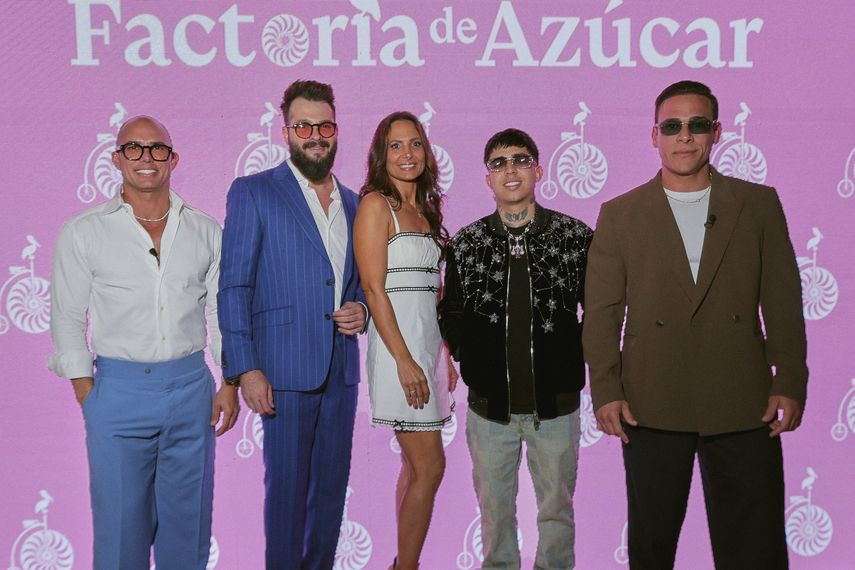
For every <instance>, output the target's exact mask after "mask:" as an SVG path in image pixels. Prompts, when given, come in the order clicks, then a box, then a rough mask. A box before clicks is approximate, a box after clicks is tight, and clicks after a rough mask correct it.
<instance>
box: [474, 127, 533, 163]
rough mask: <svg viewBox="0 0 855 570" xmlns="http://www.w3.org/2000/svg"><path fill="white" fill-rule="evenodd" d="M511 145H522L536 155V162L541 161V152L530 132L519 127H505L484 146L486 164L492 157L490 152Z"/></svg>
mask: <svg viewBox="0 0 855 570" xmlns="http://www.w3.org/2000/svg"><path fill="white" fill-rule="evenodd" d="M510 146H521V147H523V148H524V149H526V150H527V151H528V153H529V154H530V155H531V156H532V157H534V161H535V162H540V153H539V152H538V150H537V145H536V144H534V140H532V138H531V137H530V136H528V133H526V132H524V131H521V130H519V129H505V130H504V131H500V132H498V133H496V134H495V135H493V136H492V137H490V140H488V141H487V146H485V147H484V164H487V161H488V160H489V159H490V154H491V153H492V152H493V151H494V150H496V149H497V148H508V147H510Z"/></svg>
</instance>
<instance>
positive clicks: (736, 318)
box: [731, 315, 739, 323]
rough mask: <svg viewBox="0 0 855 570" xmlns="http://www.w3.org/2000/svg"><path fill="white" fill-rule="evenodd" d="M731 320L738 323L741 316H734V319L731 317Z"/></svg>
mask: <svg viewBox="0 0 855 570" xmlns="http://www.w3.org/2000/svg"><path fill="white" fill-rule="evenodd" d="M731 318H732V319H733V322H734V323H738V322H739V315H733V317H731Z"/></svg>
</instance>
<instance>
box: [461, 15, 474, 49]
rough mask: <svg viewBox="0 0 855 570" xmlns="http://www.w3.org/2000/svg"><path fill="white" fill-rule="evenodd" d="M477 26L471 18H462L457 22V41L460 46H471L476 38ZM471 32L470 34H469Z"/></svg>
mask: <svg viewBox="0 0 855 570" xmlns="http://www.w3.org/2000/svg"><path fill="white" fill-rule="evenodd" d="M477 30H478V24H476V23H475V20H473V19H472V18H463V19H462V20H460V21H459V22H457V39H459V40H460V43H462V44H471V43H473V42H474V41H475V40H476V39H477V38H478V33H477ZM469 32H472V34H469Z"/></svg>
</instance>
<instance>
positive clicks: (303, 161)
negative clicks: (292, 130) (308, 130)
mask: <svg viewBox="0 0 855 570" xmlns="http://www.w3.org/2000/svg"><path fill="white" fill-rule="evenodd" d="M315 146H320V147H322V148H328V149H329V152H328V153H327V155H326V156H323V157H321V158H318V159H312V158H309V155H307V154H306V153H305V152H304V150H308V149H310V148H314V147H315ZM288 149H289V150H290V151H291V162H292V163H294V166H296V167H297V169H298V170H299V171H300V172H302V173H303V176H305V177H306V178H307V179H308V180H310V181H312V182H321V181H322V180H323V179H324V178H326V177H327V176H328V175H329V173H330V170H332V167H333V163H334V162H335V153H336V151H337V150H338V141H333V142H332V144H330V142H329V141H325V140H323V139H321V140H319V141H307V142H304V143H303V144H302V145H301V144H291V143H289V144H288Z"/></svg>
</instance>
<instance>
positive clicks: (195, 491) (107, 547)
mask: <svg viewBox="0 0 855 570" xmlns="http://www.w3.org/2000/svg"><path fill="white" fill-rule="evenodd" d="M213 385H214V379H213V378H212V377H211V373H210V371H209V370H208V367H207V366H206V365H205V358H204V356H203V353H202V352H197V353H195V354H192V355H190V356H187V357H185V358H181V359H178V360H172V361H169V362H159V363H151V364H146V363H140V362H128V361H123V360H116V359H110V358H102V357H99V358H98V363H97V372H96V374H95V387H94V388H93V389H92V392H90V393H89V396H88V397H87V398H86V400H85V401H84V402H83V415H84V418H85V420H86V446H87V450H88V454H89V479H90V491H91V494H92V519H93V523H94V535H95V562H94V568H96V569H98V570H100V569H109V570H115V569H118V568H121V569H122V570H148V568H149V557H150V552H151V546H152V544H154V558H155V563H156V564H157V568H158V570H194V569H195V570H203V569H204V568H205V565H206V564H207V562H208V551H209V549H210V541H211V505H212V502H213V495H214V428H212V427H211V425H210V421H211V403H212V398H213Z"/></svg>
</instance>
